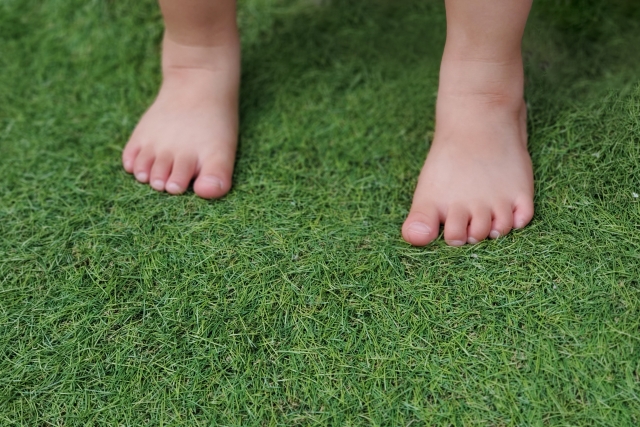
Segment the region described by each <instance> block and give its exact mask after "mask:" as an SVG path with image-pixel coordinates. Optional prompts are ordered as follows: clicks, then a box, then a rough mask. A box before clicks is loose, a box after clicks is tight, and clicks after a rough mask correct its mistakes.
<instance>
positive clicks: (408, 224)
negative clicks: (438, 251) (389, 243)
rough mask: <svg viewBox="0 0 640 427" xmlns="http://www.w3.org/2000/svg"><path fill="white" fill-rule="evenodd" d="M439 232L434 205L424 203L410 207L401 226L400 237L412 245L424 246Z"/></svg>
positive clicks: (437, 217)
mask: <svg viewBox="0 0 640 427" xmlns="http://www.w3.org/2000/svg"><path fill="white" fill-rule="evenodd" d="M439 233H440V218H439V215H438V211H437V209H436V208H435V206H433V205H430V204H428V203H427V204H426V205H423V206H419V207H414V208H412V210H411V212H410V213H409V216H407V219H406V220H405V222H404V225H403V226H402V237H403V238H404V240H406V241H407V243H410V244H411V245H413V246H425V245H428V244H429V243H431V242H433V241H434V240H435V239H436V238H437V237H438V234H439Z"/></svg>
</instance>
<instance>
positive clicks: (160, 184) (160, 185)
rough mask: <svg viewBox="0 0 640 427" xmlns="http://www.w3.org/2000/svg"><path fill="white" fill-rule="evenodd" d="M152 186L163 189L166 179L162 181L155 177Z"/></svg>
mask: <svg viewBox="0 0 640 427" xmlns="http://www.w3.org/2000/svg"><path fill="white" fill-rule="evenodd" d="M151 186H152V187H153V188H155V189H156V190H162V189H163V188H164V181H162V180H161V179H155V180H154V181H153V182H152V183H151Z"/></svg>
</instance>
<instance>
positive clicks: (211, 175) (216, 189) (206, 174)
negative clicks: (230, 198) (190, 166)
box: [193, 157, 231, 199]
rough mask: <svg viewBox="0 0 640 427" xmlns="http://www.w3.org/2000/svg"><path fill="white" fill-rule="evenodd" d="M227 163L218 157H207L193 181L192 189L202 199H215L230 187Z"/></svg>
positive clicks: (229, 171) (229, 172)
mask: <svg viewBox="0 0 640 427" xmlns="http://www.w3.org/2000/svg"><path fill="white" fill-rule="evenodd" d="M228 163H229V162H225V161H223V160H222V159H220V158H218V157H209V158H207V159H206V160H205V161H204V162H203V163H202V167H201V169H200V172H199V173H198V178H197V179H196V181H195V182H194V183H193V191H194V192H195V193H196V194H197V195H198V196H200V197H202V198H203V199H217V198H220V197H222V196H224V195H225V194H227V193H228V192H229V190H230V189H231V170H230V168H229V166H228Z"/></svg>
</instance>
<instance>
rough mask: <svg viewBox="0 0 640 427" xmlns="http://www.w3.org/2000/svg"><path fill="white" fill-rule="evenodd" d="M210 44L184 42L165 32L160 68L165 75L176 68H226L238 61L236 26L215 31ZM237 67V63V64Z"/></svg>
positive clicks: (238, 44)
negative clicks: (215, 35) (214, 37)
mask: <svg viewBox="0 0 640 427" xmlns="http://www.w3.org/2000/svg"><path fill="white" fill-rule="evenodd" d="M217 34H218V37H217V38H216V39H215V40H213V41H212V42H211V43H210V44H185V43H181V42H177V41H175V40H174V39H173V38H172V37H171V35H170V34H168V33H166V32H165V35H164V39H163V42H162V70H163V73H164V74H165V75H167V74H169V73H172V72H175V71H176V70H188V69H205V70H207V69H208V70H212V71H215V70H218V69H220V68H221V67H223V68H226V67H227V66H228V65H229V63H230V62H232V63H238V64H239V62H240V37H239V35H238V31H237V28H235V27H233V28H229V29H227V30H226V31H224V32H222V31H221V32H219V33H217ZM238 67H239V65H238Z"/></svg>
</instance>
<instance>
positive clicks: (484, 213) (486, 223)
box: [467, 207, 491, 245]
mask: <svg viewBox="0 0 640 427" xmlns="http://www.w3.org/2000/svg"><path fill="white" fill-rule="evenodd" d="M490 231H491V210H490V209H488V208H484V207H482V208H477V209H473V210H472V212H471V221H470V223H469V228H468V230H467V242H468V243H471V244H472V245H474V244H476V243H478V242H480V241H481V240H484V239H486V238H487V236H489V232H490Z"/></svg>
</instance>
